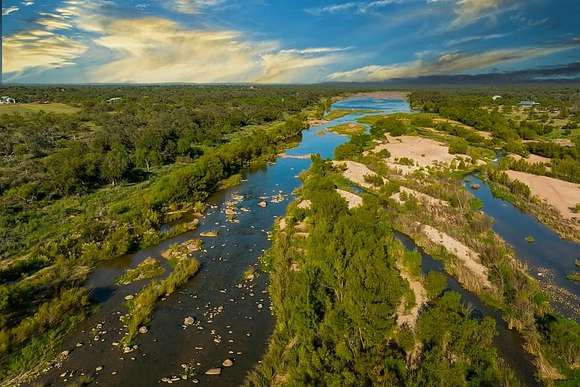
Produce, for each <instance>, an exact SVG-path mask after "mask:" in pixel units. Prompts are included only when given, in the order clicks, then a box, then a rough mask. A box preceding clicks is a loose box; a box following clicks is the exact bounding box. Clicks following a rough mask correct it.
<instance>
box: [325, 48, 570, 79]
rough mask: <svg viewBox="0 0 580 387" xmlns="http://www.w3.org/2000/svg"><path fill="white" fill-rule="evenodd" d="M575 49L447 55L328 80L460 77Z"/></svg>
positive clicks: (359, 70)
mask: <svg viewBox="0 0 580 387" xmlns="http://www.w3.org/2000/svg"><path fill="white" fill-rule="evenodd" d="M573 47H575V46H574V45H560V46H554V47H525V48H514V49H501V50H491V51H487V52H481V53H475V54H466V53H459V52H453V53H446V54H443V55H440V56H439V57H437V58H436V59H435V60H431V61H430V60H428V59H418V60H415V61H411V62H406V63H400V64H394V65H388V66H379V65H372V66H364V67H360V68H357V69H354V70H350V71H343V72H335V73H333V74H331V75H330V76H329V79H332V80H336V81H350V82H365V81H384V80H389V79H397V78H414V77H421V76H429V75H448V74H460V73H465V72H469V71H473V70H481V69H485V68H489V67H491V66H495V65H499V64H505V63H512V62H519V61H524V60H527V59H531V58H535V57H539V56H545V55H550V54H554V53H557V52H561V51H565V50H569V49H572V48H573Z"/></svg>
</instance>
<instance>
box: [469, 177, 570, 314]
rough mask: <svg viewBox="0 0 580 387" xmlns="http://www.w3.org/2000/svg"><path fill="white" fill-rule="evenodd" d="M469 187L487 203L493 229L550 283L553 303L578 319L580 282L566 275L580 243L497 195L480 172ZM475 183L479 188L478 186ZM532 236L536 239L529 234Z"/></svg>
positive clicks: (532, 272) (536, 274)
mask: <svg viewBox="0 0 580 387" xmlns="http://www.w3.org/2000/svg"><path fill="white" fill-rule="evenodd" d="M464 184H465V186H466V188H467V189H468V190H469V191H470V192H471V193H472V194H473V195H475V196H476V197H477V198H478V199H480V200H481V202H482V203H483V211H484V212H485V213H486V214H487V215H488V216H490V217H491V218H493V220H494V223H493V229H494V231H495V232H496V233H497V234H498V235H500V236H501V237H502V238H503V239H504V240H505V241H506V242H507V243H508V244H509V245H510V246H511V247H512V248H513V249H514V251H515V252H516V255H517V256H518V258H519V259H521V260H522V261H523V262H526V264H527V265H528V268H529V272H530V274H532V275H533V276H535V277H536V279H537V280H538V281H539V282H540V283H542V284H546V285H548V289H549V290H550V292H551V293H552V305H553V306H554V308H555V309H556V310H557V311H558V312H559V313H561V314H563V315H565V316H567V317H569V318H573V319H576V320H578V318H579V314H578V313H579V308H580V297H579V294H580V284H578V283H577V282H574V281H571V280H569V279H568V278H566V276H567V275H568V274H570V273H572V272H573V271H574V270H576V263H575V261H576V260H577V259H580V244H578V243H575V242H571V241H567V240H564V239H562V238H560V236H559V235H558V234H557V233H556V232H555V231H553V230H552V229H550V228H549V227H547V226H545V225H544V224H542V223H540V222H539V221H538V220H536V218H534V217H533V216H531V215H529V214H526V213H525V212H523V211H520V210H519V209H518V208H516V207H514V206H513V205H512V204H511V203H509V202H506V201H505V200H502V199H498V198H496V197H494V196H493V194H492V192H491V190H490V189H489V187H488V185H487V184H486V183H485V182H484V181H482V180H481V179H479V178H478V177H476V176H473V175H469V176H467V177H466V178H465V179H464ZM473 184H478V185H479V188H478V189H474V188H473V187H472V185H473ZM528 236H532V237H533V238H534V242H533V243H529V242H528V241H527V240H526V237H528Z"/></svg>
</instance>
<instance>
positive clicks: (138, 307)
mask: <svg viewBox="0 0 580 387" xmlns="http://www.w3.org/2000/svg"><path fill="white" fill-rule="evenodd" d="M199 268H200V264H199V261H198V260H197V259H190V258H186V257H184V258H182V259H181V260H180V261H179V262H178V263H177V264H176V265H175V267H174V269H173V271H172V272H171V274H169V276H168V277H167V278H165V279H163V280H160V281H153V282H151V283H150V284H148V285H147V286H145V287H144V288H143V289H142V290H141V291H140V292H139V293H137V295H136V296H135V297H134V298H133V299H132V300H128V301H127V309H128V313H127V314H126V315H125V316H124V318H123V322H124V323H125V324H126V325H127V332H126V333H125V336H123V339H122V340H121V342H122V343H123V344H124V345H125V346H129V345H131V344H132V343H133V342H134V340H135V337H136V336H137V334H138V333H139V328H140V327H141V326H143V325H146V324H147V323H148V322H149V320H150V319H151V314H152V313H153V311H154V310H155V303H156V302H157V300H158V299H159V298H161V297H163V296H169V295H171V294H173V292H175V290H176V289H177V288H179V287H180V286H182V285H183V284H184V283H185V282H187V280H189V279H190V278H191V277H193V276H194V275H195V274H196V273H197V272H198V271H199Z"/></svg>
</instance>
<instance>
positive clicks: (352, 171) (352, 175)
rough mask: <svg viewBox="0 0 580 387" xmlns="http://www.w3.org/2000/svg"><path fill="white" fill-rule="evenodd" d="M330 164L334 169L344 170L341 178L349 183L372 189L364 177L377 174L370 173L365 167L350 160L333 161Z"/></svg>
mask: <svg viewBox="0 0 580 387" xmlns="http://www.w3.org/2000/svg"><path fill="white" fill-rule="evenodd" d="M332 164H333V165H334V166H335V167H339V168H342V167H344V168H346V169H345V171H344V172H343V176H344V177H346V178H347V179H349V180H350V181H352V182H354V183H356V184H358V185H360V186H361V187H365V188H372V184H370V183H367V182H366V181H365V176H376V175H377V174H376V173H375V172H374V171H371V170H370V169H369V168H368V167H367V166H366V165H364V164H361V163H357V162H355V161H350V160H345V161H333V162H332Z"/></svg>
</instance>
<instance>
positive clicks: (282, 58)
mask: <svg viewBox="0 0 580 387" xmlns="http://www.w3.org/2000/svg"><path fill="white" fill-rule="evenodd" d="M102 31H103V34H104V35H103V36H102V37H100V38H98V39H96V40H95V43H96V44H97V45H99V46H102V47H104V48H107V49H109V50H111V51H112V52H113V53H114V55H115V56H116V57H117V59H115V60H113V61H111V62H109V63H107V64H105V65H102V66H100V67H98V68H97V69H95V70H94V71H93V72H92V79H93V80H94V81H95V82H128V83H161V82H199V83H209V82H298V81H304V80H305V78H304V76H305V73H307V72H308V71H312V70H315V69H316V68H319V67H320V66H324V65H326V64H329V63H331V62H333V61H335V60H337V55H338V52H339V51H341V50H344V49H341V48H329V47H323V48H306V49H303V50H298V49H291V50H280V49H279V44H278V43H277V42H274V41H251V40H248V39H244V37H243V36H242V34H241V33H240V32H237V31H230V30H195V29H186V28H184V27H182V26H181V25H179V24H178V23H176V22H174V21H171V20H167V19H162V18H143V19H132V20H122V19H121V20H116V21H113V22H110V23H109V24H108V25H106V27H105V28H103V29H102Z"/></svg>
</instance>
